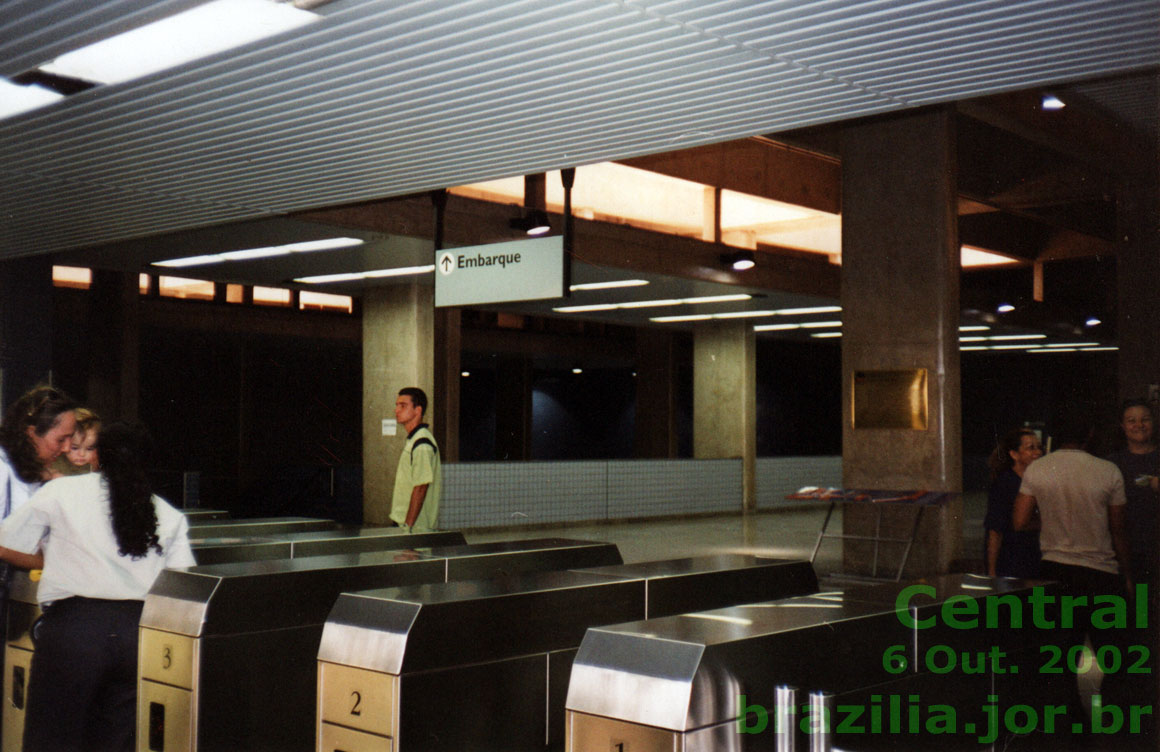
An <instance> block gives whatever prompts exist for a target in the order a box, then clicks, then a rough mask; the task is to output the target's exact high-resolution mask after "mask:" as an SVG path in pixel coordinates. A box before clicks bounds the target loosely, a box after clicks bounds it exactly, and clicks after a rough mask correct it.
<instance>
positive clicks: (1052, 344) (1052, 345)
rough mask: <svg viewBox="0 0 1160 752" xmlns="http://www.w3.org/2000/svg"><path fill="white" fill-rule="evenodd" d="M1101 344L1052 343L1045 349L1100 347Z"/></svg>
mask: <svg viewBox="0 0 1160 752" xmlns="http://www.w3.org/2000/svg"><path fill="white" fill-rule="evenodd" d="M1099 346H1100V343H1099V342H1052V343H1050V344H1047V345H1044V347H1099Z"/></svg>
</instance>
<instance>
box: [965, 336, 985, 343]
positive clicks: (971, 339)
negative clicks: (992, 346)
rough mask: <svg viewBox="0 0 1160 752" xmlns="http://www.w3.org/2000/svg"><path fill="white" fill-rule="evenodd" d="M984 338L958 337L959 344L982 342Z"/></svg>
mask: <svg viewBox="0 0 1160 752" xmlns="http://www.w3.org/2000/svg"><path fill="white" fill-rule="evenodd" d="M986 339H987V338H986V337H959V342H984V341H986Z"/></svg>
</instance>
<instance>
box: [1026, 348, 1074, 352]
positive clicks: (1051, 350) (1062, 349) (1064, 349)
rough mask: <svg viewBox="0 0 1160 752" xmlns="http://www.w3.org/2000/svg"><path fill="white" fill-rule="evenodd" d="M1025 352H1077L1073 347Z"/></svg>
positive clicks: (1036, 349) (1037, 349)
mask: <svg viewBox="0 0 1160 752" xmlns="http://www.w3.org/2000/svg"><path fill="white" fill-rule="evenodd" d="M1027 352H1033V353H1073V352H1077V350H1076V349H1075V348H1074V347H1057V348H1055V349H1048V348H1046V347H1041V348H1035V349H1034V350H1028V351H1027Z"/></svg>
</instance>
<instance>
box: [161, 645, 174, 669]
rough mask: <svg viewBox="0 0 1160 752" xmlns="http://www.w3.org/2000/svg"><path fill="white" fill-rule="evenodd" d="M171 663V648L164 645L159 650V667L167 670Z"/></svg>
mask: <svg viewBox="0 0 1160 752" xmlns="http://www.w3.org/2000/svg"><path fill="white" fill-rule="evenodd" d="M172 665H173V648H172V647H170V646H169V645H166V646H165V647H164V649H162V651H161V668H163V669H166V670H168V669H169V667H170V666H172Z"/></svg>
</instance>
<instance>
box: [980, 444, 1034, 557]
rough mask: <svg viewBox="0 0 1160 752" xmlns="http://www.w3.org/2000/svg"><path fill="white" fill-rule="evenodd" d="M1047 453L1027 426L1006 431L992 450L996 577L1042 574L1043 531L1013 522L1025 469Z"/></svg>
mask: <svg viewBox="0 0 1160 752" xmlns="http://www.w3.org/2000/svg"><path fill="white" fill-rule="evenodd" d="M1042 456H1043V447H1042V446H1041V445H1040V443H1039V436H1038V435H1036V433H1035V432H1034V431H1032V430H1030V429H1027V428H1015V429H1012V430H1010V431H1008V432H1007V433H1006V435H1004V436H1003V438H1002V439H1000V441H999V445H998V446H996V447H995V451H994V452H992V453H991V460H990V462H991V488H990V490H989V491H988V494H987V517H986V519H985V520H984V521H983V527H984V528H985V529H986V535H987V538H986V550H985V555H986V562H987V574H989V575H991V576H992V577H996V576H998V577H1036V576H1038V574H1039V559H1040V553H1039V533H1037V532H1020V531H1017V530H1016V529H1015V528H1014V527H1013V526H1012V524H1011V513H1012V511H1013V510H1014V507H1015V497H1016V496H1017V495H1018V494H1019V486H1020V485H1021V484H1022V482H1023V471H1024V470H1026V469H1027V466H1028V465H1030V464H1031V463H1032V462H1034V461H1035V460H1037V459H1039V458H1040V457H1042Z"/></svg>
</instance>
